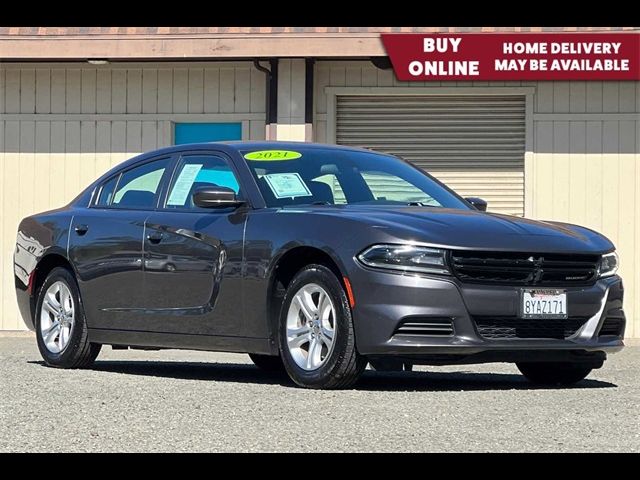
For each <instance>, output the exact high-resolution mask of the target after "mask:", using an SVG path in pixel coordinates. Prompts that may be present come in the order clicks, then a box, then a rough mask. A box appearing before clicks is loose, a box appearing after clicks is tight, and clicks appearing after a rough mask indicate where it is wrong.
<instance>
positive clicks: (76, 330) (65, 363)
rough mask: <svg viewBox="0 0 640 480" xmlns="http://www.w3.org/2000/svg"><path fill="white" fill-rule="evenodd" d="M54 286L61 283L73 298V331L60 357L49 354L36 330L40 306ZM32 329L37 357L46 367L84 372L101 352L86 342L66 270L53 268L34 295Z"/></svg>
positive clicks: (77, 294)
mask: <svg viewBox="0 0 640 480" xmlns="http://www.w3.org/2000/svg"><path fill="white" fill-rule="evenodd" d="M55 282H63V283H65V284H66V286H67V287H68V288H69V290H70V292H71V296H72V297H73V302H74V310H75V319H74V322H73V327H72V328H71V333H70V337H69V342H68V344H67V346H66V347H65V349H64V350H62V351H61V352H60V353H53V352H51V351H49V349H48V348H47V347H46V345H45V342H44V339H43V338H42V332H41V329H40V323H41V319H40V312H41V309H42V302H43V300H44V296H45V293H46V292H47V289H48V288H49V287H50V286H51V285H53V284H54V283H55ZM35 328H36V339H37V341H38V349H39V350H40V355H42V358H43V359H44V361H45V363H46V364H47V365H49V366H50V367H57V368H87V367H89V366H90V365H92V364H93V362H94V360H95V359H96V357H97V356H98V354H99V353H100V349H101V348H102V345H100V344H97V343H91V342H89V339H88V331H87V322H86V319H85V314H84V307H83V305H82V300H81V299H80V291H79V290H78V284H77V283H76V279H75V277H74V276H73V274H72V273H71V272H70V271H69V270H67V269H66V268H62V267H56V268H54V269H53V270H52V271H51V272H50V273H49V275H48V276H47V278H46V280H45V281H44V283H43V284H42V287H41V288H40V290H39V292H38V301H37V302H36V310H35Z"/></svg>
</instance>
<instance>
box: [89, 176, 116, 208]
mask: <svg viewBox="0 0 640 480" xmlns="http://www.w3.org/2000/svg"><path fill="white" fill-rule="evenodd" d="M121 176H122V172H118V173H115V174H113V175H111V176H110V177H109V178H107V179H106V180H104V181H103V182H102V183H101V184H100V186H99V187H98V190H97V191H96V194H95V196H94V198H93V200H92V201H91V205H89V207H90V208H108V207H109V205H111V202H112V201H113V197H112V198H111V200H110V201H109V204H108V205H98V202H100V197H101V196H102V191H103V190H104V187H105V186H106V185H107V184H108V183H109V182H110V181H111V180H113V179H114V178H116V184H115V186H114V187H113V191H114V192H115V191H116V189H117V188H118V183H120V177H121Z"/></svg>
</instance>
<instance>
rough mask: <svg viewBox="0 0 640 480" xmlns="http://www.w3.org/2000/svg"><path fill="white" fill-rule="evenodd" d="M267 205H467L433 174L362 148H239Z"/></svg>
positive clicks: (453, 206)
mask: <svg viewBox="0 0 640 480" xmlns="http://www.w3.org/2000/svg"><path fill="white" fill-rule="evenodd" d="M241 154H242V156H243V157H244V159H245V161H246V163H247V165H248V166H249V169H250V171H251V173H252V174H253V176H254V178H255V179H256V183H257V185H258V188H259V189H260V192H261V193H262V196H263V198H264V200H265V203H266V204H267V206H268V207H285V206H289V205H291V206H295V205H336V204H349V205H352V204H358V205H371V206H382V205H398V206H403V205H404V206H414V205H423V206H429V207H444V208H459V209H463V210H468V209H469V208H470V207H469V205H468V204H467V203H466V202H465V201H464V200H463V199H462V198H460V197H459V196H457V195H456V194H455V193H453V192H452V191H451V190H449V189H447V188H446V187H445V186H443V185H441V184H440V183H438V182H437V181H436V180H435V179H433V178H432V177H430V176H429V175H427V174H426V173H424V172H422V171H421V170H419V169H418V168H415V167H414V166H412V165H411V164H409V163H407V162H403V161H402V160H400V159H399V158H397V157H393V156H391V155H384V154H379V153H376V152H367V151H362V150H337V149H324V148H313V149H306V148H300V149H299V150H297V151H293V150H292V151H288V150H253V151H251V150H243V151H241Z"/></svg>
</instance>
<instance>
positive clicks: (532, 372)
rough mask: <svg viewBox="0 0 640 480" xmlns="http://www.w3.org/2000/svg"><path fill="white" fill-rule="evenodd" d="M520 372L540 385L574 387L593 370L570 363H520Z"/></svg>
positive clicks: (518, 365) (518, 364)
mask: <svg viewBox="0 0 640 480" xmlns="http://www.w3.org/2000/svg"><path fill="white" fill-rule="evenodd" d="M516 365H517V367H518V370H520V372H521V373H522V374H523V375H524V376H525V377H526V378H527V380H529V381H530V382H532V383H535V384H538V385H573V384H574V383H577V382H579V381H580V380H584V379H585V378H586V377H587V375H589V373H591V370H592V368H591V367H588V366H584V365H580V364H576V363H569V362H539V363H538V362H531V363H527V362H520V363H517V364H516Z"/></svg>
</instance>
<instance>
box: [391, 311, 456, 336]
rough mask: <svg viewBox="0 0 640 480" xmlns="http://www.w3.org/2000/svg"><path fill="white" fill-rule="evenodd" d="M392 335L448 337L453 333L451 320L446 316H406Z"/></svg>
mask: <svg viewBox="0 0 640 480" xmlns="http://www.w3.org/2000/svg"><path fill="white" fill-rule="evenodd" d="M394 335H428V336H431V337H448V336H451V335H453V322H452V320H451V318H447V317H443V318H440V317H417V316H412V317H406V318H404V319H403V320H402V321H401V322H400V324H399V326H398V328H396V331H395V332H394Z"/></svg>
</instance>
